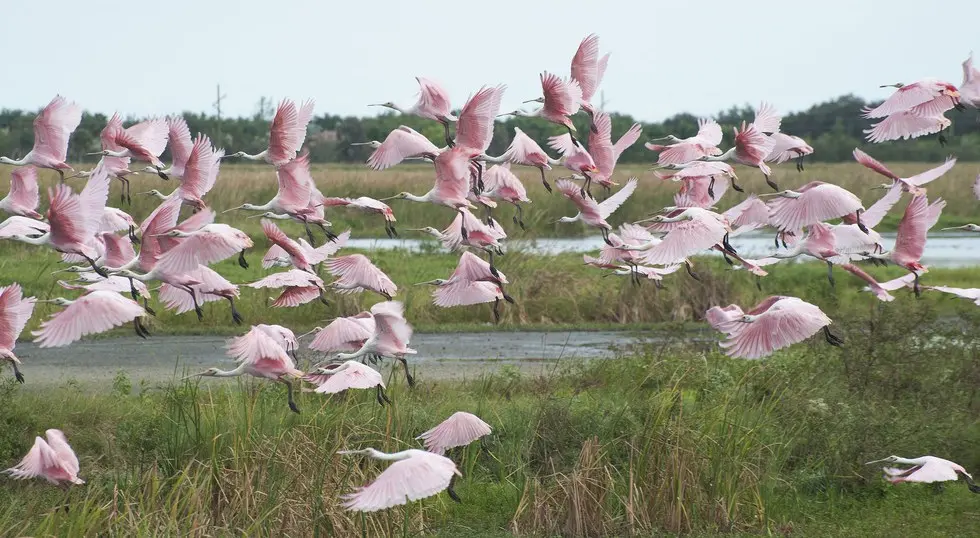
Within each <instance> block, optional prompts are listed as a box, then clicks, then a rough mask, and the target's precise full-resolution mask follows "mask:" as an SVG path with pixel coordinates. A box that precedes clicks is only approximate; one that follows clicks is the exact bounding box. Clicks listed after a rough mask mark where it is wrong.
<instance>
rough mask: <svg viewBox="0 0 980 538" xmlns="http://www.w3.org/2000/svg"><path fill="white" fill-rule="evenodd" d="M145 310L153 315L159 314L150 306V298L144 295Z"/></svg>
mask: <svg viewBox="0 0 980 538" xmlns="http://www.w3.org/2000/svg"><path fill="white" fill-rule="evenodd" d="M143 310H146V313H147V314H149V315H151V316H153V317H156V315H157V313H156V311H155V310H153V309H152V308H150V300H149V299H147V298H146V297H143Z"/></svg>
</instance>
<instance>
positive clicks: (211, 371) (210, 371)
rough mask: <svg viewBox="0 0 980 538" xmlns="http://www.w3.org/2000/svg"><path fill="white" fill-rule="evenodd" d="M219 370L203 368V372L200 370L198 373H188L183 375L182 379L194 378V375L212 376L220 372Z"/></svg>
mask: <svg viewBox="0 0 980 538" xmlns="http://www.w3.org/2000/svg"><path fill="white" fill-rule="evenodd" d="M220 371H221V370H218V369H217V368H208V369H207V370H205V371H203V372H201V373H199V374H192V375H189V376H187V377H185V378H184V379H192V378H195V377H214V376H216V375H218V372H220Z"/></svg>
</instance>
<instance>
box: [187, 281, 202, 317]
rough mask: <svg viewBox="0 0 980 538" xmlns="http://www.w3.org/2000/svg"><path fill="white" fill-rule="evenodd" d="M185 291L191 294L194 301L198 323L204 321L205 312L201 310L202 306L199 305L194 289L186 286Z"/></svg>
mask: <svg viewBox="0 0 980 538" xmlns="http://www.w3.org/2000/svg"><path fill="white" fill-rule="evenodd" d="M184 291H186V292H187V293H189V294H191V300H193V301H194V313H195V314H197V321H204V311H203V310H201V305H199V304H198V303H197V294H196V293H194V288H192V287H190V286H184Z"/></svg>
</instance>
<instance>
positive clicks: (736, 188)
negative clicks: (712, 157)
mask: <svg viewBox="0 0 980 538" xmlns="http://www.w3.org/2000/svg"><path fill="white" fill-rule="evenodd" d="M731 180H732V188H733V189H735V191H736V192H745V189H743V188H742V187H740V186H739V185H738V183H735V178H731ZM712 198H714V197H713V196H712Z"/></svg>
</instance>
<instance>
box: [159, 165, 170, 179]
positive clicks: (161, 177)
mask: <svg viewBox="0 0 980 538" xmlns="http://www.w3.org/2000/svg"><path fill="white" fill-rule="evenodd" d="M157 175H158V176H160V179H165V180H167V181H170V176H168V175H167V174H166V173H165V172H164V171H163V168H160V167H159V166H158V167H157Z"/></svg>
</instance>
